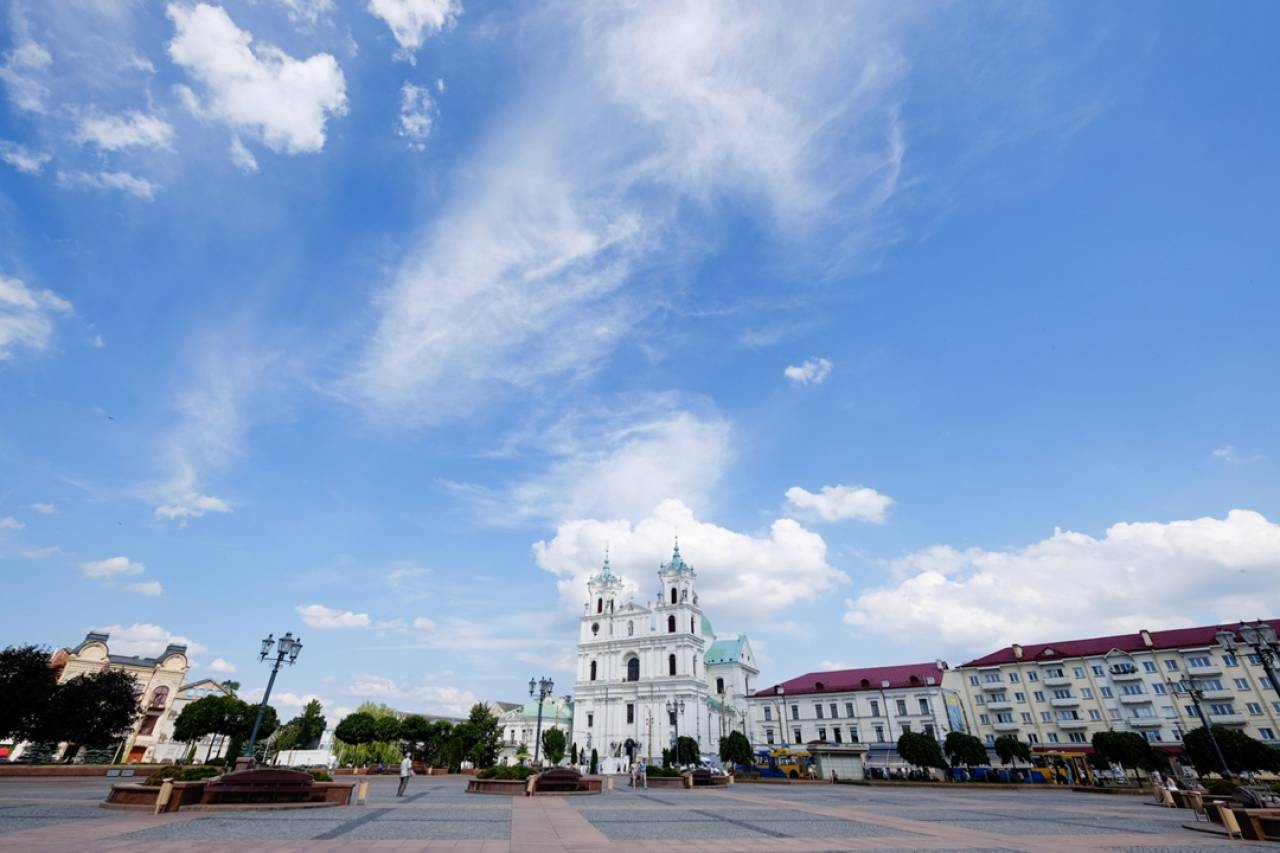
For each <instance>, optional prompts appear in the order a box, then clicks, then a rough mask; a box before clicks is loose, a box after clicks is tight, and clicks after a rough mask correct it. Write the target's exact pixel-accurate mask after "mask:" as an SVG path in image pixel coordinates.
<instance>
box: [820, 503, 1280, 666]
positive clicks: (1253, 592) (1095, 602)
mask: <svg viewBox="0 0 1280 853" xmlns="http://www.w3.org/2000/svg"><path fill="white" fill-rule="evenodd" d="M892 569H893V571H892V575H893V579H892V580H891V581H890V582H889V583H887V584H885V585H883V586H879V587H873V588H870V589H866V590H864V591H862V592H861V593H860V594H858V595H857V596H855V597H852V598H850V599H848V601H847V612H846V613H845V617H844V620H845V622H846V623H848V624H849V625H851V626H853V627H854V628H855V629H856V630H857V631H858V632H859V633H861V634H866V635H879V636H882V637H884V638H902V637H912V636H919V637H928V638H930V641H931V642H932V643H933V644H934V645H936V646H937V647H938V650H939V651H942V650H946V649H950V650H952V651H959V652H962V653H964V654H976V653H980V652H983V651H988V650H990V649H993V648H998V647H1000V646H1002V645H1007V644H1009V643H1012V642H1022V643H1027V642H1050V641H1053V640H1058V639H1062V638H1069V637H1079V636H1088V635H1090V634H1109V633H1119V632H1132V631H1135V630H1137V629H1138V628H1149V629H1158V628H1171V627H1178V626H1186V625H1193V624H1203V623H1205V622H1215V621H1219V620H1226V619H1237V618H1240V617H1241V616H1244V615H1250V614H1256V613H1274V612H1276V610H1277V609H1278V608H1280V525H1277V524H1274V523H1272V522H1270V521H1268V520H1267V519H1266V518H1265V517H1263V516H1262V515H1260V514H1259V513H1257V512H1252V511H1248V510H1232V511H1231V512H1229V513H1227V515H1226V517H1225V518H1198V519H1193V520H1187V521H1172V522H1168V523H1158V522H1140V523H1127V522H1122V523H1119V524H1115V525H1113V526H1112V527H1110V528H1108V529H1107V531H1106V533H1105V534H1104V535H1103V536H1102V537H1101V538H1094V537H1092V536H1089V535H1087V534H1084V533H1075V532H1071V531H1061V530H1059V531H1055V532H1054V534H1053V535H1052V536H1050V537H1049V538H1047V539H1044V540H1041V541H1040V542H1036V543H1034V544H1031V545H1028V546H1026V547H1023V548H1014V549H1008V550H1001V551H989V550H985V549H982V548H969V549H966V550H959V549H956V548H952V547H950V546H947V545H939V546H934V547H931V548H926V549H923V550H920V551H917V552H915V553H913V554H910V555H908V556H906V557H904V558H902V559H901V560H899V561H897V563H896V564H895V565H894V566H893V567H892Z"/></svg>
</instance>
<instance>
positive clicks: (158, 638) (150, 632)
mask: <svg viewBox="0 0 1280 853" xmlns="http://www.w3.org/2000/svg"><path fill="white" fill-rule="evenodd" d="M91 630H93V631H96V632H98V633H101V634H109V635H110V636H109V637H108V638H107V648H109V649H110V650H111V653H112V654H117V655H142V656H146V657H154V656H155V655H158V654H160V653H161V652H163V651H164V650H165V647H166V646H168V645H170V644H172V645H178V646H186V647H187V654H188V655H198V654H200V653H201V652H203V651H205V646H203V645H201V644H200V643H197V642H195V641H193V640H190V639H188V638H187V637H184V636H182V635H181V634H174V633H171V632H169V631H167V630H166V629H164V628H162V627H160V626H159V625H152V624H150V623H139V622H135V623H134V624H132V625H128V626H124V625H100V626H98V627H96V628H92V629H91Z"/></svg>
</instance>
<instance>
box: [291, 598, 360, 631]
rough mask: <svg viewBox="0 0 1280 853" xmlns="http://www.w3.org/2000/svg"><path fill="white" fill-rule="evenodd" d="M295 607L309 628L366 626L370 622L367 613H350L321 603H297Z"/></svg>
mask: <svg viewBox="0 0 1280 853" xmlns="http://www.w3.org/2000/svg"><path fill="white" fill-rule="evenodd" d="M295 609H296V610H297V611H298V615H299V616H301V617H302V621H303V622H305V623H307V626H308V627H311V628H320V629H323V630H329V629H331V628H368V627H369V625H370V624H371V621H370V619H369V614H368V613H352V612H351V611H350V610H338V609H337V608H334V607H325V606H324V605H323V604H307V605H299V606H298V607H296V608H295Z"/></svg>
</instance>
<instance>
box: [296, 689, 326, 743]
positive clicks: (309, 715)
mask: <svg viewBox="0 0 1280 853" xmlns="http://www.w3.org/2000/svg"><path fill="white" fill-rule="evenodd" d="M289 722H290V723H291V724H294V725H296V726H297V727H298V746H299V747H300V748H302V749H315V748H316V747H318V746H319V745H320V738H321V737H323V736H324V728H325V719H324V714H323V713H322V709H321V707H320V700H319V699H312V700H311V701H310V702H308V703H307V706H306V707H305V708H303V709H302V713H301V714H300V715H299V716H297V717H294V718H293V719H292V720H290V721H289Z"/></svg>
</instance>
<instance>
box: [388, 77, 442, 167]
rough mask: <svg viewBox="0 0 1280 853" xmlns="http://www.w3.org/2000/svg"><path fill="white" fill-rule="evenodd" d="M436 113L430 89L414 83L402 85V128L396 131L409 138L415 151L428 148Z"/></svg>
mask: <svg viewBox="0 0 1280 853" xmlns="http://www.w3.org/2000/svg"><path fill="white" fill-rule="evenodd" d="M434 114H435V101H434V100H432V98H431V90H430V89H428V88H427V87H426V86H415V85H413V84H412V83H405V84H404V85H403V86H401V87H400V128H399V130H397V131H396V133H398V134H399V135H401V136H403V137H404V138H405V139H407V140H409V147H410V148H412V149H413V150H414V151H425V150H426V148H427V137H428V136H430V135H431V124H432V121H433V116H434Z"/></svg>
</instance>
